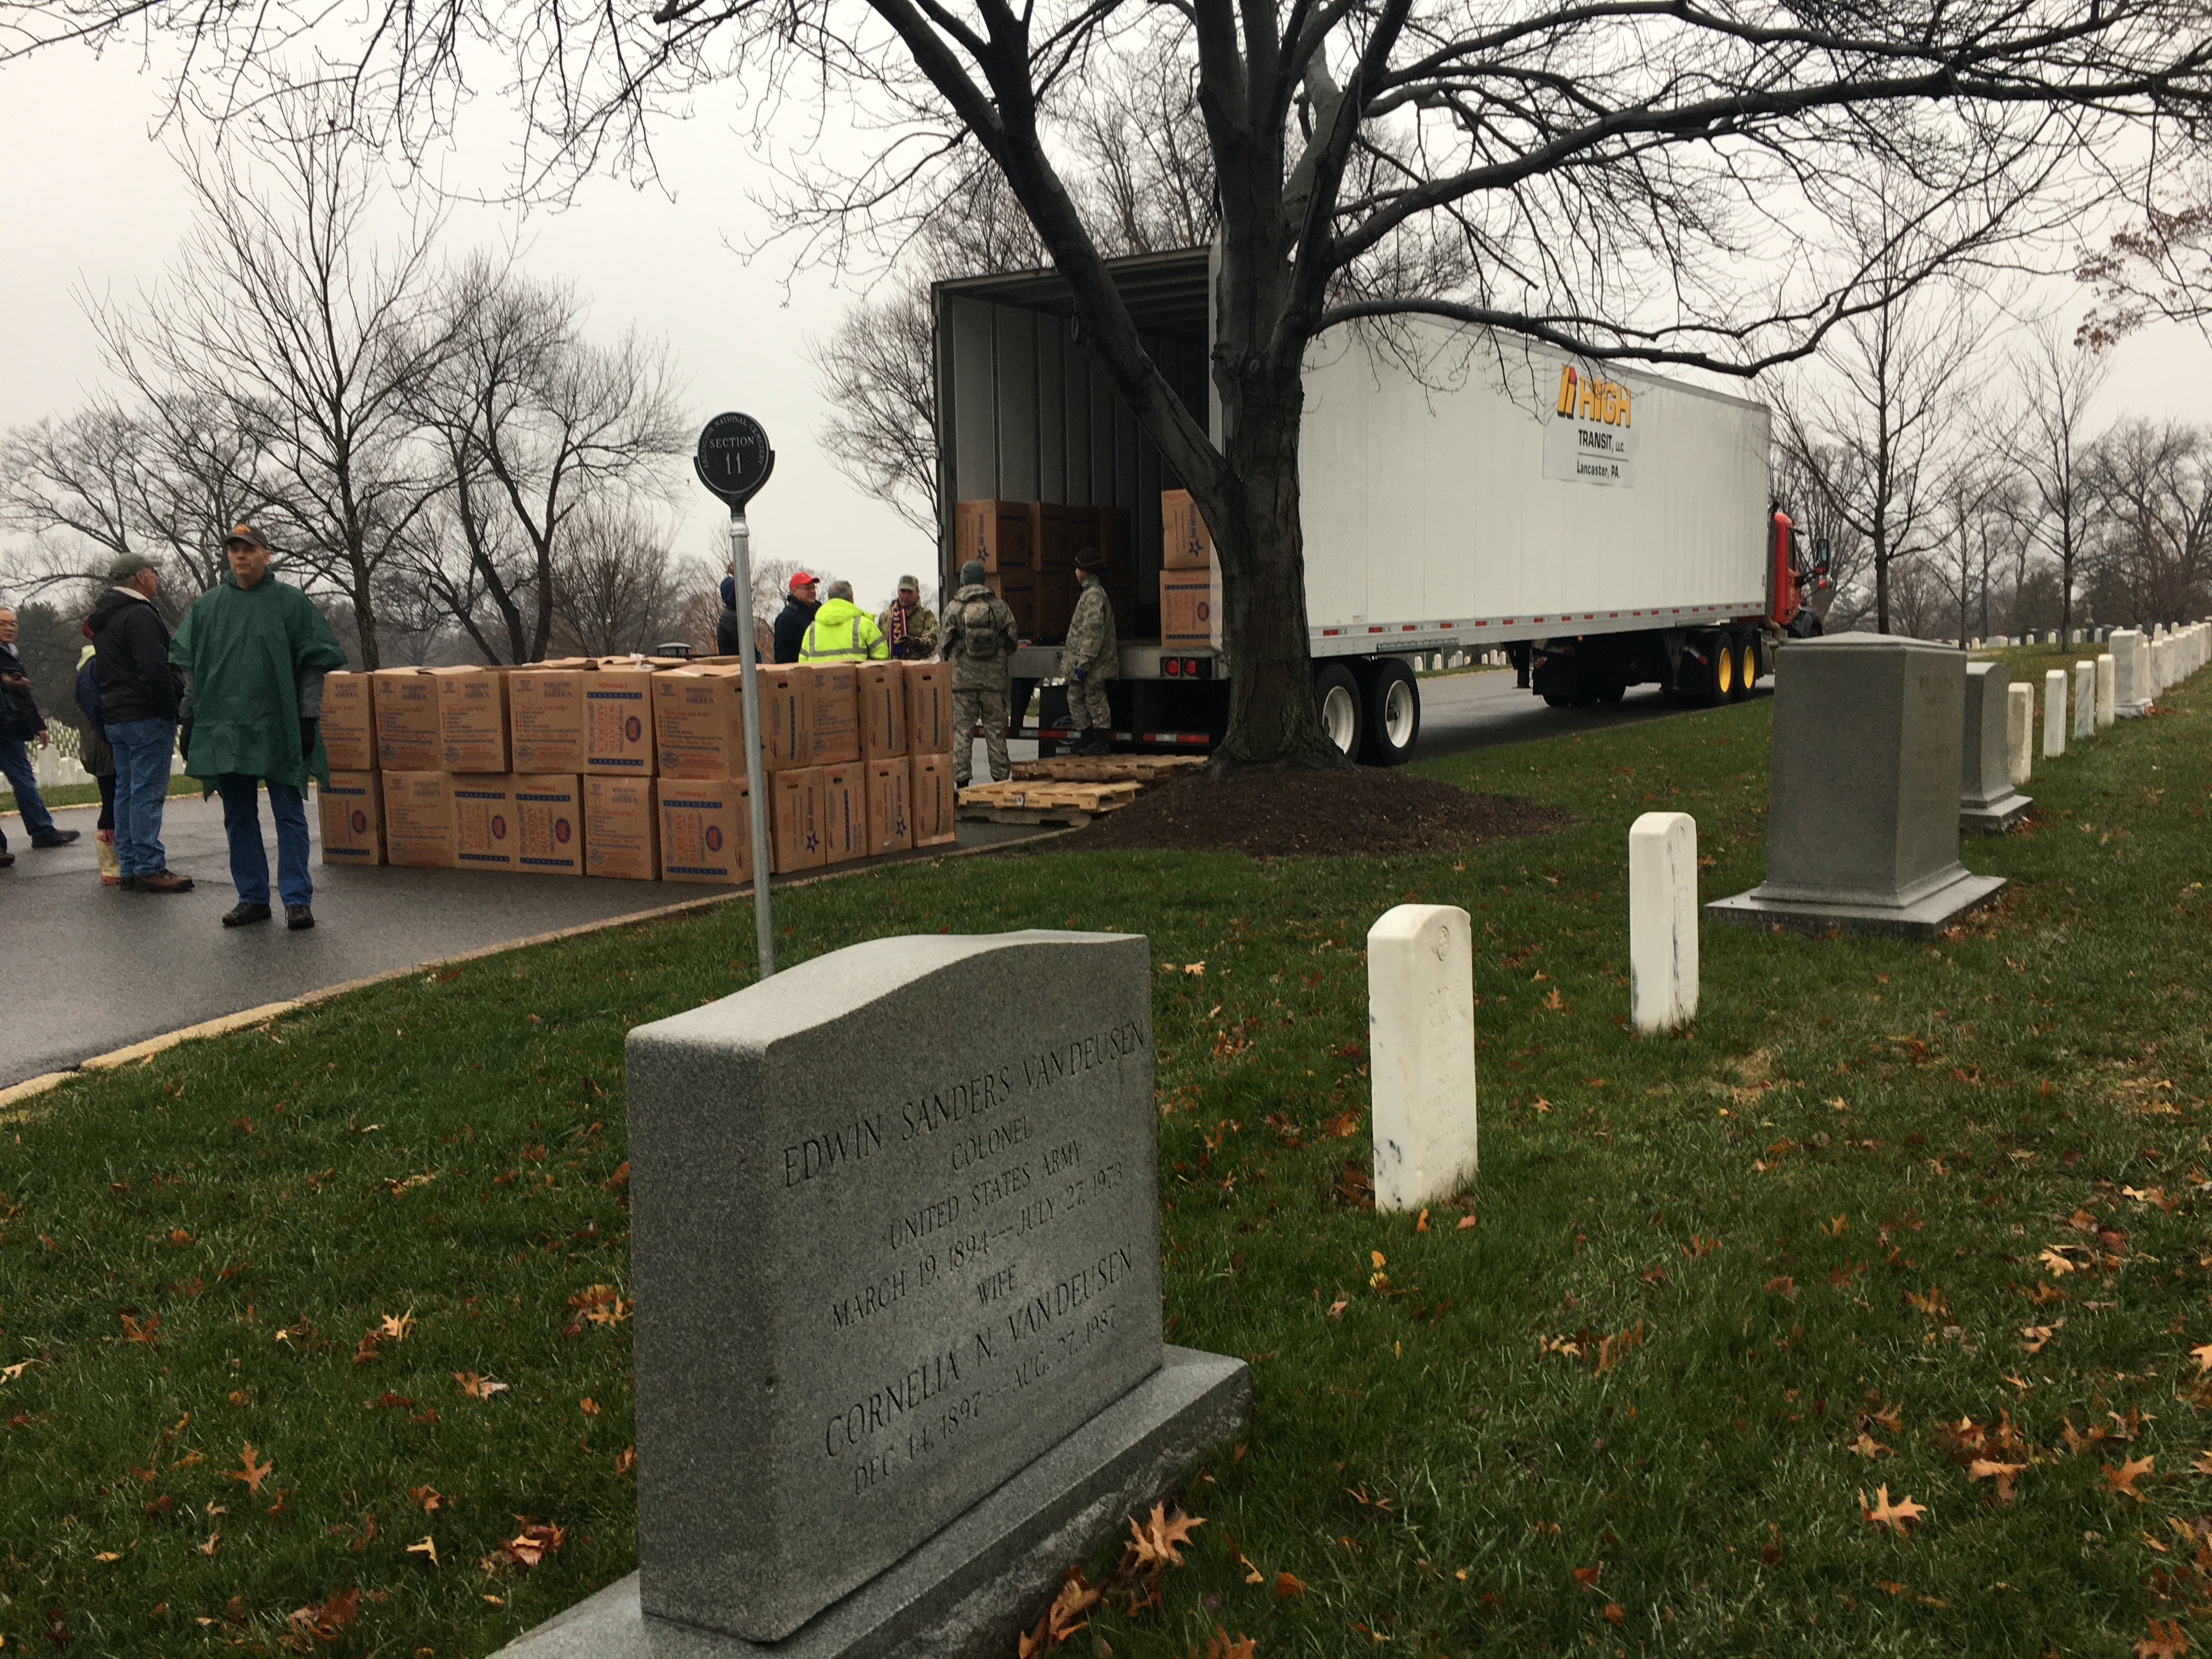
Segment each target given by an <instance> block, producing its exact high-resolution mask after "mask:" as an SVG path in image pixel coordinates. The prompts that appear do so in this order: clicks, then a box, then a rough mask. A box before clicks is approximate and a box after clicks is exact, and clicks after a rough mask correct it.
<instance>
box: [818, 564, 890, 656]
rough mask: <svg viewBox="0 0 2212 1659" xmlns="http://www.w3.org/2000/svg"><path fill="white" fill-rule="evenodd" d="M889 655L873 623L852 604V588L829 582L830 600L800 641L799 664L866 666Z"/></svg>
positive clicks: (845, 583) (874, 622) (825, 600)
mask: <svg viewBox="0 0 2212 1659" xmlns="http://www.w3.org/2000/svg"><path fill="white" fill-rule="evenodd" d="M890 653H891V648H890V647H889V646H888V645H885V644H884V634H883V630H882V629H879V628H878V627H877V626H876V619H875V618H874V617H871V616H870V615H869V614H868V613H867V612H866V611H863V610H861V609H860V606H859V605H854V603H853V584H852V583H850V582H831V583H830V584H829V598H828V599H824V600H823V602H822V608H821V609H820V610H819V611H816V612H815V613H814V620H813V621H812V622H811V623H807V624H806V632H805V634H804V635H800V637H799V661H801V662H866V661H868V660H869V659H872V658H874V659H882V658H885V657H888V656H890Z"/></svg>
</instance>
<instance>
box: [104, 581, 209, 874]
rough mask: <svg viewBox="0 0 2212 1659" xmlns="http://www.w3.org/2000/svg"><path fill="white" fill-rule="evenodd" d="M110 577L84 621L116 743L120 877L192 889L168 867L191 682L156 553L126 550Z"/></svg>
mask: <svg viewBox="0 0 2212 1659" xmlns="http://www.w3.org/2000/svg"><path fill="white" fill-rule="evenodd" d="M107 580H109V581H110V582H111V583H112V584H113V586H111V587H109V589H108V590H107V592H105V593H103V594H101V595H100V599H99V601H98V603H96V604H95V605H94V606H93V607H92V615H91V616H90V617H88V618H87V619H86V622H85V628H86V629H87V631H88V633H89V634H90V635H91V636H92V653H93V654H92V678H93V684H95V685H96V686H98V687H99V688H100V719H101V720H103V721H104V722H105V723H106V727H107V743H108V747H109V748H111V749H112V750H114V751H115V866H116V874H117V878H118V879H117V883H116V884H117V885H118V886H119V887H121V888H123V889H124V890H125V891H127V892H135V893H189V892H191V890H192V882H191V877H189V876H180V875H178V874H177V873H175V872H173V871H172V870H171V869H170V868H169V859H168V854H167V852H165V851H164V850H163V848H162V846H161V809H162V807H163V806H164V805H166V803H167V800H168V798H169V757H170V756H171V755H172V754H173V753H174V752H175V750H176V746H177V708H178V702H179V698H180V697H181V696H182V695H183V690H184V682H183V679H182V678H181V677H180V676H179V674H178V672H177V671H176V669H175V668H174V667H173V666H172V665H170V662H169V629H168V626H167V624H166V623H163V622H162V620H161V612H160V611H156V610H155V608H154V594H155V591H156V590H157V588H158V587H159V586H160V582H161V578H160V576H159V574H157V573H156V572H155V568H154V562H153V561H152V560H151V559H149V558H145V557H143V556H140V555H138V554H136V553H125V554H121V555H118V556H117V558H116V560H115V562H113V563H112V564H111V565H109V566H108V567H107Z"/></svg>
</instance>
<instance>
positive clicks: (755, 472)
mask: <svg viewBox="0 0 2212 1659" xmlns="http://www.w3.org/2000/svg"><path fill="white" fill-rule="evenodd" d="M692 466H693V469H694V470H695V471H697V473H698V475H699V482H700V483H703V484H704V485H706V486H707V488H708V489H710V490H712V491H713V492H714V495H717V496H719V497H720V499H721V501H723V502H724V503H725V504H726V505H727V507H729V509H730V562H731V563H732V565H733V566H735V567H736V568H735V570H734V572H733V573H732V574H734V575H735V576H736V578H737V592H738V597H739V598H740V599H742V600H743V602H744V617H745V623H746V626H745V629H744V639H743V641H741V642H740V644H739V646H738V690H739V693H740V697H741V701H742V702H744V711H745V791H746V798H747V804H748V805H749V806H750V808H751V811H750V817H751V820H752V837H753V931H754V933H755V934H756V935H757V939H758V941H759V944H760V971H761V977H762V978H763V979H766V978H767V977H768V976H769V975H771V974H773V973H774V972H775V921H774V920H773V918H772V917H771V916H770V915H769V898H768V878H769V850H768V781H767V778H766V775H764V774H763V771H762V769H761V720H760V678H759V675H758V673H757V670H756V668H755V665H754V663H753V655H754V647H753V630H752V626H751V623H752V610H753V557H752V534H751V531H750V528H749V526H747V525H746V523H745V503H746V502H748V501H751V500H752V498H753V497H754V496H755V495H758V494H759V493H760V489H761V486H762V485H763V484H764V483H767V482H768V480H769V474H770V473H772V472H774V471H775V451H774V450H773V449H771V448H769V442H768V434H767V433H766V432H765V431H763V429H762V428H761V423H760V422H758V421H756V420H755V419H753V417H752V416H750V415H734V414H731V415H717V416H714V419H713V420H711V421H709V422H707V428H706V430H705V431H703V432H702V433H701V434H700V435H699V452H698V453H697V455H696V456H695V457H694V458H693V460H692Z"/></svg>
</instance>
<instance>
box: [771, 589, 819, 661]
mask: <svg viewBox="0 0 2212 1659" xmlns="http://www.w3.org/2000/svg"><path fill="white" fill-rule="evenodd" d="M820 609H821V606H819V605H805V604H802V603H800V602H799V600H797V599H793V600H790V601H788V602H787V604H786V605H784V607H783V609H782V610H781V611H777V612H776V613H775V659H776V660H777V661H778V662H797V661H798V660H799V641H801V640H802V639H804V638H805V635H806V624H807V623H811V622H812V621H813V620H814V613H815V612H816V611H818V610H820Z"/></svg>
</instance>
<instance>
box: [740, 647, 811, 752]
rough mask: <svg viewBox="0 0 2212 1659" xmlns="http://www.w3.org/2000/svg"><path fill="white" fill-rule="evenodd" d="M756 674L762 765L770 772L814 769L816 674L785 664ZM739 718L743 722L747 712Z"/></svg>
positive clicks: (758, 671)
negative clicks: (802, 768) (758, 691)
mask: <svg viewBox="0 0 2212 1659" xmlns="http://www.w3.org/2000/svg"><path fill="white" fill-rule="evenodd" d="M756 673H757V677H758V678H759V680H760V714H761V765H762V766H763V768H764V769H766V770H768V771H770V772H788V771H791V770H793V769H795V768H798V767H803V766H811V765H813V764H814V680H813V673H814V671H813V670H812V669H811V668H802V667H801V666H799V665H798V664H797V663H786V664H784V665H781V667H776V668H761V669H758V670H756ZM738 714H739V718H741V719H742V718H743V715H744V711H743V710H742V709H740V710H739V711H738ZM732 770H736V769H735V768H732Z"/></svg>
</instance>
